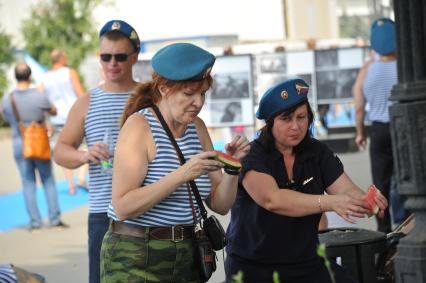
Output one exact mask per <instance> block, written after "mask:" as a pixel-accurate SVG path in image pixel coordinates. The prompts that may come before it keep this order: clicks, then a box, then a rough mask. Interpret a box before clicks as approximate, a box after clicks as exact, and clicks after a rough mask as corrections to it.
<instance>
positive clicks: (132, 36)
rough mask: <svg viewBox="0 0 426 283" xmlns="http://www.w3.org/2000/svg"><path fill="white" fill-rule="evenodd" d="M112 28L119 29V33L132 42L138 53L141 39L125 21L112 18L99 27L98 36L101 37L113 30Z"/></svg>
mask: <svg viewBox="0 0 426 283" xmlns="http://www.w3.org/2000/svg"><path fill="white" fill-rule="evenodd" d="M114 30H116V31H119V32H120V33H122V34H123V35H125V36H126V37H127V38H128V39H129V40H130V42H131V43H132V45H133V47H134V48H135V51H136V52H138V53H139V51H140V49H141V41H140V39H139V36H138V34H137V32H136V30H135V29H134V28H133V27H132V26H131V25H129V24H128V23H126V22H125V21H122V20H112V21H109V22H107V23H106V24H105V25H104V26H103V27H102V28H101V31H100V32H99V37H102V36H103V35H104V34H105V33H107V32H110V31H114Z"/></svg>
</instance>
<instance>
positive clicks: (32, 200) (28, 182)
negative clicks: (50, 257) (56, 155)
mask: <svg viewBox="0 0 426 283" xmlns="http://www.w3.org/2000/svg"><path fill="white" fill-rule="evenodd" d="M13 142H14V145H13V155H14V158H15V161H16V164H17V166H18V169H19V173H20V175H21V182H22V187H23V193H24V200H25V207H26V209H27V213H28V215H29V217H30V226H31V227H40V226H42V224H43V221H42V218H41V215H40V211H39V209H38V205H37V194H36V189H37V187H36V176H35V173H36V170H37V171H38V173H39V175H40V178H41V182H42V184H43V188H44V194H45V197H46V201H47V207H48V211H49V222H50V224H51V225H57V224H58V223H59V222H60V221H61V220H60V214H61V213H60V210H59V202H58V192H57V190H56V183H55V177H54V176H53V171H52V162H51V161H42V160H32V159H24V158H23V157H22V140H21V139H20V138H18V139H14V141H13Z"/></svg>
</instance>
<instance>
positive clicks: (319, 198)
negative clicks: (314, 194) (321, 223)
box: [318, 196, 323, 213]
mask: <svg viewBox="0 0 426 283" xmlns="http://www.w3.org/2000/svg"><path fill="white" fill-rule="evenodd" d="M318 207H319V210H320V212H321V213H322V212H323V211H322V206H321V196H319V197H318Z"/></svg>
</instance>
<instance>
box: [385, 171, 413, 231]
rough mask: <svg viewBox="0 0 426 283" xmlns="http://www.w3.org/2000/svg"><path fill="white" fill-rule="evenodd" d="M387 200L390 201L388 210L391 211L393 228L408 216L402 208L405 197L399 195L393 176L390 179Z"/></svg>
mask: <svg viewBox="0 0 426 283" xmlns="http://www.w3.org/2000/svg"><path fill="white" fill-rule="evenodd" d="M389 199H390V208H391V210H392V220H393V224H394V225H395V226H399V225H400V224H401V223H402V222H404V220H405V219H406V218H407V217H408V216H409V215H410V213H409V212H408V211H407V210H406V209H405V207H404V202H405V196H404V195H400V194H399V193H398V190H397V185H396V180H395V177H394V176H392V179H391V189H390V195H389Z"/></svg>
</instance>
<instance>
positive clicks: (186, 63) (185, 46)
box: [151, 43, 216, 81]
mask: <svg viewBox="0 0 426 283" xmlns="http://www.w3.org/2000/svg"><path fill="white" fill-rule="evenodd" d="M215 60H216V58H215V57H214V55H213V54H211V53H209V52H207V51H206V50H204V49H202V48H200V47H198V46H195V45H193V44H190V43H175V44H171V45H168V46H166V47H163V48H161V49H160V50H158V51H157V53H155V55H154V57H152V59H151V65H152V68H153V69H154V71H155V72H156V73H157V74H159V75H160V76H162V77H163V78H166V79H168V80H172V81H186V80H191V81H197V80H201V79H203V78H205V77H206V76H208V75H209V74H210V71H211V69H212V67H213V64H214V62H215Z"/></svg>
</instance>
